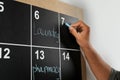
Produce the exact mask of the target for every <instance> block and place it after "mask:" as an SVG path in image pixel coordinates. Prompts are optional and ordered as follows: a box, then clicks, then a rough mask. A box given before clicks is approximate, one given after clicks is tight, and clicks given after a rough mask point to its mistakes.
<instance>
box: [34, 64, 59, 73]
mask: <svg viewBox="0 0 120 80" xmlns="http://www.w3.org/2000/svg"><path fill="white" fill-rule="evenodd" d="M59 71H60V68H59V67H57V66H52V67H50V66H44V67H41V66H38V65H37V64H36V65H35V66H33V72H34V73H37V72H38V73H55V74H58V73H59Z"/></svg>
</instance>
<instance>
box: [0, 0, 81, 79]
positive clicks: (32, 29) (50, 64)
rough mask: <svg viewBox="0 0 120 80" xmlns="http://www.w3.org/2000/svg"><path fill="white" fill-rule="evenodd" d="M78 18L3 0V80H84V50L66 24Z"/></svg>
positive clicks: (0, 38) (0, 42)
mask: <svg viewBox="0 0 120 80" xmlns="http://www.w3.org/2000/svg"><path fill="white" fill-rule="evenodd" d="M77 20H78V19H77V18H74V17H71V16H68V15H65V14H62V13H58V12H54V11H50V10H47V9H43V8H39V7H36V6H32V5H28V4H24V3H19V2H16V1H7V0H5V1H0V79H1V80H82V73H81V72H82V70H81V61H80V60H81V59H80V55H81V51H80V50H79V46H78V45H77V43H76V40H75V38H74V37H73V36H72V35H71V34H70V33H69V29H68V27H67V26H66V25H65V24H64V23H65V22H67V23H69V24H72V23H74V22H76V21H77Z"/></svg>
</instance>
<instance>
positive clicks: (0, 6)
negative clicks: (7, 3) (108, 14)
mask: <svg viewBox="0 0 120 80" xmlns="http://www.w3.org/2000/svg"><path fill="white" fill-rule="evenodd" d="M0 12H4V2H1V1H0Z"/></svg>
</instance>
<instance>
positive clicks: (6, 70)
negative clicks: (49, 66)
mask: <svg viewBox="0 0 120 80" xmlns="http://www.w3.org/2000/svg"><path fill="white" fill-rule="evenodd" d="M0 55H1V57H0V79H1V80H30V78H31V77H30V74H31V70H30V64H31V63H30V47H23V46H12V45H1V44H0ZM5 56H6V57H5Z"/></svg>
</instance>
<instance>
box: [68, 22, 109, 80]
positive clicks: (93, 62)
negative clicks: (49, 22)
mask: <svg viewBox="0 0 120 80" xmlns="http://www.w3.org/2000/svg"><path fill="white" fill-rule="evenodd" d="M69 30H70V33H71V34H72V35H73V36H74V37H75V38H76V41H77V43H78V44H79V46H80V48H81V49H82V51H83V52H84V55H85V58H86V60H87V62H88V64H89V66H90V68H91V70H92V72H93V73H94V75H95V77H96V79H97V80H109V76H110V72H111V67H110V66H109V65H108V64H107V63H105V62H104V61H103V60H102V58H101V57H100V56H99V55H98V53H97V52H96V51H95V49H94V48H93V47H92V45H91V43H90V41H89V35H90V27H89V26H88V25H86V24H85V23H84V22H83V21H78V22H76V23H74V24H72V25H71V27H70V28H69Z"/></svg>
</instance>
